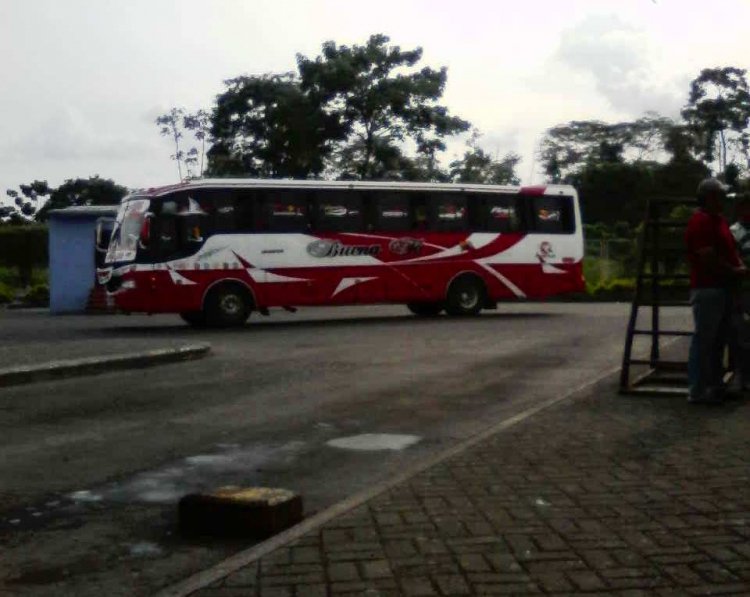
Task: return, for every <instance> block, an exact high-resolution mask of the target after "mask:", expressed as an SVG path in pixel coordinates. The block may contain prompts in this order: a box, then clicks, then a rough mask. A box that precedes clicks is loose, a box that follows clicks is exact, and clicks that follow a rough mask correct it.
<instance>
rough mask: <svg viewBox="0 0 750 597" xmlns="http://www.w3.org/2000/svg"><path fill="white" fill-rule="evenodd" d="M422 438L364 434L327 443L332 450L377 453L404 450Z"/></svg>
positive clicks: (394, 434)
mask: <svg viewBox="0 0 750 597" xmlns="http://www.w3.org/2000/svg"><path fill="white" fill-rule="evenodd" d="M420 439H421V438H420V437H419V436H418V435H399V434H396V433H363V434H361V435H350V436H349V437H339V438H337V439H332V440H329V441H327V442H326V444H327V445H329V446H331V447H332V448H341V449H344V450H359V451H363V452H364V451H368V452H375V451H379V450H404V449H406V448H408V447H409V446H412V445H414V444H416V443H417V442H418V441H419V440H420Z"/></svg>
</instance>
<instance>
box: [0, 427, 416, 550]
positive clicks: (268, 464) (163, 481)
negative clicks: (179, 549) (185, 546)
mask: <svg viewBox="0 0 750 597" xmlns="http://www.w3.org/2000/svg"><path fill="white" fill-rule="evenodd" d="M316 428H317V429H318V431H320V432H322V433H323V434H325V435H328V436H329V437H330V435H331V434H332V433H335V431H336V428H337V426H335V425H331V424H329V423H324V422H319V423H317V424H316ZM322 439H323V438H319V439H318V440H317V441H321V440H322ZM420 440H421V437H419V436H416V435H400V434H390V433H365V434H360V435H352V436H346V437H339V438H336V439H331V440H329V441H326V442H325V445H327V446H330V447H334V448H339V449H344V450H352V451H360V452H373V451H384V450H391V451H399V450H404V449H406V448H408V447H409V446H412V445H414V444H416V443H417V442H419V441H420ZM317 441H315V442H313V443H317ZM318 445H320V444H318ZM215 447H216V448H217V450H218V451H217V452H214V453H205V454H195V455H192V456H188V457H186V458H183V459H181V460H178V461H176V462H173V463H170V464H169V465H166V466H163V467H160V468H156V469H153V470H149V471H143V472H140V473H137V474H135V475H133V476H131V477H128V478H126V479H124V480H121V481H117V482H112V483H107V484H105V485H101V486H98V487H92V488H89V489H79V490H76V491H73V492H70V493H67V494H51V495H47V496H45V497H44V498H43V499H42V500H41V501H40V502H39V503H38V504H34V505H28V506H21V507H19V508H15V509H13V510H11V511H7V512H3V513H1V514H0V533H1V532H3V531H7V532H18V531H25V530H32V529H40V528H42V527H45V526H47V525H49V524H50V523H51V522H53V521H58V524H61V523H60V522H59V520H60V519H61V518H62V519H66V520H67V522H66V523H65V524H70V525H71V526H77V525H80V524H83V523H82V521H81V520H79V519H80V515H81V514H82V513H84V512H86V511H90V510H91V509H104V508H107V507H108V506H107V504H110V503H119V504H131V503H141V504H151V505H160V506H173V505H174V504H176V503H177V502H178V501H179V499H180V498H181V497H183V496H184V495H186V494H189V493H196V492H200V491H205V490H207V489H214V488H216V487H221V486H226V485H236V486H246V485H253V484H255V483H257V482H258V479H259V478H260V476H261V475H265V474H267V473H269V472H270V471H273V470H274V469H276V468H278V469H283V470H285V469H288V468H289V467H290V465H291V464H292V463H293V462H294V461H296V460H297V459H298V458H299V457H300V456H301V455H302V454H303V453H304V452H305V451H308V450H309V449H310V445H309V444H308V442H303V441H290V442H286V443H283V444H281V443H280V444H256V445H251V446H242V445H240V444H236V443H224V444H216V446H215ZM125 549H127V550H129V552H130V553H131V555H133V556H136V557H148V556H149V555H157V551H158V553H161V548H160V547H159V546H158V545H156V544H150V543H148V542H144V543H134V544H132V545H128V546H125Z"/></svg>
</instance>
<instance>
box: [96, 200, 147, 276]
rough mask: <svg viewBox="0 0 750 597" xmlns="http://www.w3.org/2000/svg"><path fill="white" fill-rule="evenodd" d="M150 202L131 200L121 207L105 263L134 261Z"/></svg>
mask: <svg viewBox="0 0 750 597" xmlns="http://www.w3.org/2000/svg"><path fill="white" fill-rule="evenodd" d="M149 204H150V201H149V200H148V199H139V198H135V199H131V200H129V201H125V202H124V203H123V204H122V205H121V206H120V211H119V212H118V213H117V219H116V220H115V227H114V230H113V231H112V240H111V241H110V243H109V250H108V251H107V256H106V257H105V259H104V262H105V263H115V262H123V261H133V260H134V259H135V256H136V253H137V251H138V241H139V238H140V233H141V228H142V226H143V221H144V220H145V218H146V212H147V211H148V208H149Z"/></svg>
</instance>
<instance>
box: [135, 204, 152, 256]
mask: <svg viewBox="0 0 750 597" xmlns="http://www.w3.org/2000/svg"><path fill="white" fill-rule="evenodd" d="M153 215H154V214H151V213H147V214H146V215H145V217H144V218H143V224H141V232H140V234H139V235H138V246H140V248H141V249H147V248H148V246H149V244H150V243H151V218H152V217H153Z"/></svg>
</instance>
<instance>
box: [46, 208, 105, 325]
mask: <svg viewBox="0 0 750 597" xmlns="http://www.w3.org/2000/svg"><path fill="white" fill-rule="evenodd" d="M98 217H99V216H98V215H93V214H92V215H91V216H83V215H78V216H77V217H63V216H60V215H56V214H54V213H53V214H51V215H50V222H49V286H50V298H49V308H50V312H51V313H82V312H83V311H84V310H85V309H86V303H87V302H88V298H89V292H90V291H91V289H92V288H93V286H94V281H95V279H96V265H95V263H94V252H95V251H94V234H95V230H96V220H97V218H98Z"/></svg>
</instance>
